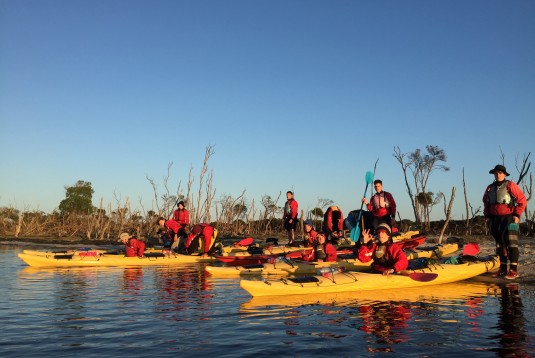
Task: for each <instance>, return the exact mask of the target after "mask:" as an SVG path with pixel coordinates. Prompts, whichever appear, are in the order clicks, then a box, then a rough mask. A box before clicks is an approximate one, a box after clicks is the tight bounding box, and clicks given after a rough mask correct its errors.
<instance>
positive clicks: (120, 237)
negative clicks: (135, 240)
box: [117, 232, 132, 242]
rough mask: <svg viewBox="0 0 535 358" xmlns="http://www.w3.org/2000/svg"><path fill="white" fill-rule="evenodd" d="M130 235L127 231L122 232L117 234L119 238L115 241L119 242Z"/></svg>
mask: <svg viewBox="0 0 535 358" xmlns="http://www.w3.org/2000/svg"><path fill="white" fill-rule="evenodd" d="M131 237H132V236H130V234H129V233H127V232H123V233H122V234H121V235H119V240H117V242H121V241H123V240H128V239H130V238H131Z"/></svg>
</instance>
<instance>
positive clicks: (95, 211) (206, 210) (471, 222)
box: [0, 145, 535, 240]
mask: <svg viewBox="0 0 535 358" xmlns="http://www.w3.org/2000/svg"><path fill="white" fill-rule="evenodd" d="M214 153H215V151H214V147H213V146H208V147H207V148H206V151H205V157H204V161H203V165H202V167H201V170H200V172H199V174H198V176H197V177H195V176H194V175H193V168H190V171H189V175H188V181H187V182H186V187H185V189H182V187H181V185H182V183H181V182H179V183H178V186H177V189H176V191H171V189H170V184H169V178H170V173H171V168H172V163H169V164H168V167H167V174H166V176H164V178H163V190H161V191H160V190H159V188H158V185H157V183H156V182H155V181H154V179H152V178H150V177H147V180H148V182H149V183H150V185H151V186H152V188H153V192H154V201H153V205H154V206H155V208H152V209H150V210H145V208H144V207H143V204H142V203H141V202H140V203H139V205H140V207H141V209H138V210H132V209H131V203H130V201H129V199H128V198H127V199H126V200H125V201H124V202H121V200H119V199H118V198H117V197H116V198H115V199H116V203H115V204H114V205H113V206H112V204H111V203H108V204H107V205H104V203H103V199H101V200H100V205H99V207H95V206H93V204H92V203H93V194H94V189H93V187H92V184H91V182H88V181H83V180H79V181H77V182H76V183H75V184H74V185H72V186H65V199H63V200H62V201H61V202H60V203H59V206H58V210H54V211H53V212H52V213H49V214H47V213H44V212H41V211H30V210H24V211H22V212H21V211H19V210H17V209H14V208H11V207H2V208H0V223H1V224H0V235H2V236H4V237H15V238H18V237H31V236H49V237H54V238H63V237H79V238H81V239H83V240H110V239H114V238H116V237H117V236H118V235H119V233H121V232H124V231H127V232H130V233H131V234H133V235H136V236H137V237H141V238H143V237H154V236H156V231H157V224H156V221H157V218H158V217H160V216H163V217H165V218H169V217H171V216H172V213H173V210H174V209H175V208H176V205H177V203H178V202H179V201H184V202H185V203H186V207H187V208H188V210H189V212H190V222H191V223H192V224H195V223H200V222H207V223H210V224H212V225H213V226H214V227H216V228H217V229H218V230H219V232H220V236H226V237H240V236H255V235H256V236H268V235H279V234H280V235H282V234H283V233H284V229H283V225H282V212H283V209H284V203H282V205H279V201H280V199H281V194H282V193H280V192H279V193H278V195H277V196H276V197H275V196H273V197H272V196H270V195H267V194H266V195H263V196H262V198H261V200H260V202H259V204H256V203H255V201H254V200H253V201H252V202H251V203H247V200H246V197H245V191H243V192H242V193H241V194H240V195H239V196H237V197H232V196H230V195H222V196H221V197H220V198H218V199H217V200H216V199H215V198H216V192H217V191H216V189H215V188H213V186H212V183H213V171H211V170H209V167H208V162H209V159H210V158H211V157H212V155H213V154H214ZM530 154H531V153H528V154H527V155H524V157H523V158H522V159H521V161H520V163H516V164H517V165H516V168H517V170H518V172H519V179H518V181H517V183H518V184H519V185H520V186H521V188H522V189H523V191H524V193H525V195H526V199H527V201H528V203H529V200H530V199H531V194H532V175H531V172H530V166H531V162H530V161H529V156H530ZM393 156H394V158H395V159H396V160H397V161H398V162H399V164H400V166H401V169H402V171H403V174H404V179H405V184H406V189H407V194H408V195H409V198H410V200H411V205H412V208H413V214H414V220H413V221H412V220H407V219H403V220H401V217H399V220H398V226H399V228H400V230H401V231H408V230H419V231H421V232H425V233H431V234H438V235H439V236H440V240H442V237H443V236H444V235H445V234H450V235H488V231H487V228H486V226H485V223H484V220H483V218H482V214H483V213H482V208H481V206H479V207H473V206H472V204H471V203H469V202H468V199H467V193H466V184H465V181H464V169H463V172H462V179H463V189H464V200H465V210H466V212H465V214H464V215H463V217H465V219H463V220H456V221H452V220H451V207H452V204H453V201H454V199H455V194H456V188H455V187H452V189H451V196H450V197H449V198H447V197H446V195H445V194H443V193H442V192H438V193H433V192H431V191H428V189H427V183H428V181H429V178H430V176H431V174H433V173H434V172H435V171H449V167H447V166H446V165H445V164H444V163H445V162H446V161H447V156H446V152H445V151H444V150H443V149H441V148H439V147H437V146H431V145H428V146H426V151H425V152H423V151H422V150H420V149H416V150H415V151H414V152H409V153H402V152H401V150H400V148H399V147H395V148H394V153H393ZM501 159H502V163H503V162H505V156H504V155H503V153H502V154H501ZM376 164H377V163H376ZM528 174H529V175H528ZM194 185H195V187H194ZM440 203H442V204H443V205H442V206H443V212H444V220H439V221H438V222H434V223H431V222H430V213H431V210H432V209H433V208H435V207H437V206H438V205H439V204H440ZM334 204H335V203H334V202H333V201H332V200H330V199H324V198H319V199H318V203H317V204H316V207H315V208H314V209H312V210H310V211H308V212H303V211H301V213H300V219H301V221H303V219H305V218H306V219H310V220H312V221H313V222H314V224H315V226H316V227H321V225H322V224H323V216H324V211H325V210H326V208H328V207H329V206H331V205H334ZM398 216H399V212H398ZM525 218H526V221H525V223H524V224H523V225H522V227H521V230H522V231H523V234H525V235H528V236H532V235H533V233H534V222H535V213H534V212H533V211H531V210H529V208H528V207H527V208H526V212H525ZM302 227H303V225H302V224H301V228H302ZM448 227H449V228H448Z"/></svg>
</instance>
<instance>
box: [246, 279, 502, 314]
mask: <svg viewBox="0 0 535 358" xmlns="http://www.w3.org/2000/svg"><path fill="white" fill-rule="evenodd" d="M500 292H501V289H500V287H499V286H497V285H489V284H483V283H474V282H453V283H445V284H442V285H433V286H431V287H430V288H429V289H422V288H421V287H412V288H406V289H403V290H377V291H356V292H338V293H325V294H322V295H317V296H316V295H287V296H279V297H277V299H275V300H274V299H273V297H271V296H259V297H252V298H251V299H250V300H249V301H248V302H245V303H243V304H242V305H241V307H242V308H243V309H257V308H260V307H265V306H287V307H298V306H303V305H311V304H315V305H332V306H346V305H354V304H363V303H373V302H390V301H394V302H396V301H402V302H430V303H435V304H438V305H440V304H444V305H447V306H451V303H450V302H451V301H453V300H462V299H464V300H471V299H474V298H476V297H484V296H496V295H499V294H500Z"/></svg>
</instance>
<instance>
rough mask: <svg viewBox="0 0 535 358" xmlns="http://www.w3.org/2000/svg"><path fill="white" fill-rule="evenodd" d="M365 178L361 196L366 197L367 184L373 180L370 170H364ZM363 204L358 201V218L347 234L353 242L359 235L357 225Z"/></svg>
mask: <svg viewBox="0 0 535 358" xmlns="http://www.w3.org/2000/svg"><path fill="white" fill-rule="evenodd" d="M365 180H366V188H365V189H364V195H363V197H366V192H367V191H368V186H369V185H370V184H371V183H372V182H373V173H372V172H366V177H365ZM363 205H364V203H363V202H361V203H360V210H359V214H358V218H357V222H356V224H355V227H354V228H352V229H351V233H350V234H349V238H350V239H351V241H353V242H357V240H358V239H359V237H360V227H359V222H360V218H361V216H362V206H363Z"/></svg>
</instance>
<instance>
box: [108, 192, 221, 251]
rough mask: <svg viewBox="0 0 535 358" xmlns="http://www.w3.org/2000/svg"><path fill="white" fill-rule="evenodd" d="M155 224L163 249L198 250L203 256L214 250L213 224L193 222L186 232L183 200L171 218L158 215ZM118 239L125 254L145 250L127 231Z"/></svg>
mask: <svg viewBox="0 0 535 358" xmlns="http://www.w3.org/2000/svg"><path fill="white" fill-rule="evenodd" d="M157 224H158V226H159V227H160V229H159V230H158V234H159V235H160V240H161V243H162V244H163V247H164V250H169V251H173V252H177V253H181V254H186V255H191V254H193V253H197V252H199V253H201V255H202V256H204V257H206V256H209V255H211V254H212V253H213V251H214V250H215V248H214V242H215V239H216V237H217V230H216V229H215V228H214V227H213V226H211V225H210V224H207V223H200V224H195V225H193V226H192V227H191V230H190V231H189V232H188V226H189V224H190V219H189V212H188V210H187V209H186V207H185V205H184V202H183V201H179V202H178V203H177V209H176V210H175V211H174V212H173V218H172V219H169V220H166V219H165V218H164V217H161V216H160V217H159V218H158V221H157ZM118 241H119V242H121V243H123V244H124V245H125V255H126V256H128V257H134V256H138V257H142V256H143V253H144V250H145V243H144V242H143V241H141V240H139V239H138V238H136V237H134V236H131V235H130V234H128V233H122V234H121V235H120V236H119V240H118Z"/></svg>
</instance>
